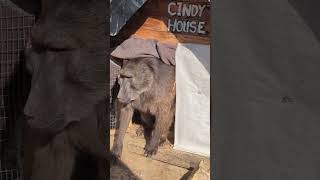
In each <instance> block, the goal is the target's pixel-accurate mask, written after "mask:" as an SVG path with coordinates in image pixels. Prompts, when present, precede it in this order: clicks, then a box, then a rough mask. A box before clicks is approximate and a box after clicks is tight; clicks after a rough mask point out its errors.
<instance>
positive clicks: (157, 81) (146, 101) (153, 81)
mask: <svg viewBox="0 0 320 180" xmlns="http://www.w3.org/2000/svg"><path fill="white" fill-rule="evenodd" d="M118 81H119V85H120V90H119V93H118V96H117V100H118V101H117V102H118V105H119V106H120V107H119V111H120V112H119V116H120V117H119V118H118V122H119V126H118V128H117V129H116V133H115V139H114V145H113V147H112V150H111V152H112V153H113V155H115V156H116V157H118V158H120V157H121V154H122V148H123V139H124V135H125V132H126V130H127V128H128V124H129V122H130V121H131V120H132V116H133V113H134V111H135V110H137V111H138V112H140V116H141V119H142V121H143V125H144V131H145V133H146V134H147V135H146V136H147V137H148V136H149V138H150V140H148V139H147V142H146V145H145V148H144V149H145V152H144V154H145V156H147V157H150V156H152V155H155V154H156V153H157V150H158V147H159V144H160V143H161V142H163V141H165V140H166V138H167V134H168V133H169V129H170V126H171V125H172V122H173V119H174V115H175V95H176V92H175V68H174V67H173V66H170V65H167V64H165V63H163V62H162V61H161V60H160V59H157V58H137V59H131V60H129V61H127V62H125V63H124V65H123V67H122V68H121V70H120V76H119V79H118Z"/></svg>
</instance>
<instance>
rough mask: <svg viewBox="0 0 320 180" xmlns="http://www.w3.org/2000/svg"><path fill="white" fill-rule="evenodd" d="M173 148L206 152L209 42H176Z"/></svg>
mask: <svg viewBox="0 0 320 180" xmlns="http://www.w3.org/2000/svg"><path fill="white" fill-rule="evenodd" d="M176 88H177V100H176V103H177V104H176V121H175V144H174V148H175V149H179V150H183V151H188V152H192V153H196V154H201V155H206V156H210V46H207V45H198V44H178V47H177V50H176Z"/></svg>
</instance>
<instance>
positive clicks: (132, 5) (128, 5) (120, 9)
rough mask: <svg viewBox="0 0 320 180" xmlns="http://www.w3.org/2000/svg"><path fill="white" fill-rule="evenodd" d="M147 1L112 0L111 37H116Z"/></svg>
mask: <svg viewBox="0 0 320 180" xmlns="http://www.w3.org/2000/svg"><path fill="white" fill-rule="evenodd" d="M146 1H147V0H113V1H112V0H110V3H111V8H110V9H111V15H110V35H111V36H115V35H117V34H118V32H119V31H120V30H121V28H122V27H123V26H124V25H125V24H126V23H127V21H128V20H129V19H130V17H131V16H132V15H133V14H134V13H135V12H137V10H138V9H139V8H140V7H141V6H142V5H143V4H144V3H145V2H146Z"/></svg>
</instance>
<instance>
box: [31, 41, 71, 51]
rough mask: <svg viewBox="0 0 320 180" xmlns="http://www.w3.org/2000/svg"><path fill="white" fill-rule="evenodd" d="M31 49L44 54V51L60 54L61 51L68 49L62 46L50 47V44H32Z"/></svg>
mask: <svg viewBox="0 0 320 180" xmlns="http://www.w3.org/2000/svg"><path fill="white" fill-rule="evenodd" d="M32 48H33V49H34V50H35V51H36V52H44V51H51V52H62V51H68V50H70V49H68V48H65V47H64V46H62V45H61V46H57V45H52V44H50V45H49V44H47V45H45V44H39V43H35V42H32Z"/></svg>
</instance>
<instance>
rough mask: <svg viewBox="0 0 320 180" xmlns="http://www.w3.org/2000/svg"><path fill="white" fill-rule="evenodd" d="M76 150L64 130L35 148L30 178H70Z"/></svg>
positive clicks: (55, 179) (59, 179)
mask: <svg viewBox="0 0 320 180" xmlns="http://www.w3.org/2000/svg"><path fill="white" fill-rule="evenodd" d="M75 155H76V151H75V149H74V148H73V147H72V145H71V143H70V142H69V139H68V136H67V134H66V132H64V131H63V132H61V133H60V134H58V135H56V136H55V137H53V139H52V140H51V141H49V143H46V144H44V145H42V146H39V147H37V148H36V150H35V152H34V163H33V165H32V174H31V180H70V178H71V176H72V170H73V166H74V162H75Z"/></svg>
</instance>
